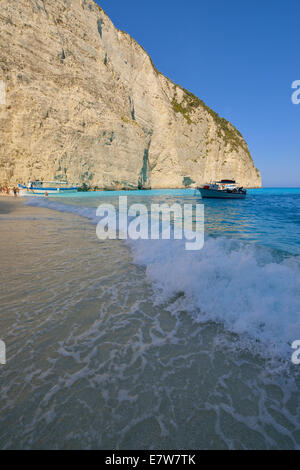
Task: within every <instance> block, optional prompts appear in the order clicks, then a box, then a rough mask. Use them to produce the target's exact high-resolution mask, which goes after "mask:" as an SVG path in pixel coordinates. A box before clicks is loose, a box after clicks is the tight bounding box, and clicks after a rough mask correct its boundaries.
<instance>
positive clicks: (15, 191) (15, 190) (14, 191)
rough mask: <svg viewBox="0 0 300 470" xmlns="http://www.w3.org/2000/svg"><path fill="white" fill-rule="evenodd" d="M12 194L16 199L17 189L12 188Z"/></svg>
mask: <svg viewBox="0 0 300 470" xmlns="http://www.w3.org/2000/svg"><path fill="white" fill-rule="evenodd" d="M13 193H14V196H15V197H16V196H17V188H16V187H15V186H14V187H13Z"/></svg>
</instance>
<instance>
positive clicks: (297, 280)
mask: <svg viewBox="0 0 300 470" xmlns="http://www.w3.org/2000/svg"><path fill="white" fill-rule="evenodd" d="M28 204H29V205H35V206H41V207H47V208H49V209H54V210H59V211H62V212H71V213H74V214H76V215H79V216H82V217H86V218H88V219H89V220H90V221H91V222H92V223H93V224H97V223H98V222H99V218H97V217H96V210H95V208H91V207H90V208H86V207H80V206H79V207H78V206H73V205H68V204H61V203H58V202H56V201H55V202H53V201H50V200H46V199H45V198H39V199H38V198H32V199H30V200H29V201H28ZM128 244H129V246H130V247H131V250H132V253H133V258H134V262H135V263H136V264H139V265H143V266H145V267H146V275H147V276H148V278H149V279H150V281H151V282H152V283H153V286H154V288H155V294H156V298H155V302H156V303H159V302H166V301H169V300H172V299H173V298H174V296H176V295H177V294H179V293H181V294H183V295H182V296H181V297H180V302H178V305H177V306H176V303H175V304H174V303H173V305H172V308H173V309H174V308H175V310H176V308H177V309H178V310H183V309H184V310H185V311H186V312H187V313H189V314H190V315H191V316H192V317H193V318H194V319H195V320H197V321H215V322H221V323H222V324H224V325H225V327H226V328H228V329H229V330H230V331H233V332H235V333H238V334H246V335H248V337H251V338H252V339H254V340H259V341H260V342H261V343H262V344H263V345H266V346H267V349H268V350H269V348H271V349H272V351H274V350H275V351H276V352H278V354H290V353H291V348H290V345H291V343H292V342H293V341H294V340H296V339H300V257H299V256H298V257H295V256H294V257H291V258H287V259H282V258H281V259H278V258H276V257H275V255H274V254H273V253H272V252H271V251H270V250H269V249H267V248H264V247H258V246H255V245H249V244H245V243H241V242H239V241H237V240H231V239H224V238H211V237H208V238H207V239H206V241H205V245H204V248H203V249H202V250H201V251H186V250H185V241H184V240H138V241H128Z"/></svg>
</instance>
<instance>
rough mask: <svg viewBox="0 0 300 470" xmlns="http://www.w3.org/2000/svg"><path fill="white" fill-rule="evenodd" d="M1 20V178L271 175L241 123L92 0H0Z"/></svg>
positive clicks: (138, 184)
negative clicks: (179, 78)
mask: <svg viewBox="0 0 300 470" xmlns="http://www.w3.org/2000/svg"><path fill="white" fill-rule="evenodd" d="M0 29H1V35H0V80H3V81H4V83H5V87H6V104H2V105H1V104H0V141H1V146H0V182H3V181H8V182H10V183H16V182H20V181H27V180H28V179H35V178H36V179H46V180H53V179H54V178H55V179H62V180H65V179H68V180H69V181H71V182H80V183H83V182H85V183H87V184H88V185H93V186H98V187H99V188H104V189H114V188H132V189H135V188H149V187H152V188H177V187H184V185H187V184H189V183H191V182H194V183H197V184H201V183H205V182H209V181H211V180H214V179H221V178H235V179H236V180H237V181H238V182H239V184H241V185H243V186H245V187H259V186H261V178H260V174H259V171H258V170H257V169H256V168H255V166H254V163H253V160H252V158H251V155H250V153H249V151H248V147H247V144H246V142H245V140H244V139H243V137H242V136H241V135H240V133H239V132H238V131H237V130H236V129H235V128H234V127H233V126H232V125H231V124H230V123H228V122H227V121H225V120H224V119H221V118H219V116H218V115H217V114H216V113H214V112H213V111H212V110H210V109H209V108H208V107H207V106H206V105H205V104H204V103H203V102H202V101H200V100H199V99H198V98H196V97H195V96H193V95H192V94H190V93H189V92H187V91H186V90H184V89H182V88H181V87H180V86H178V85H175V84H174V83H172V82H171V81H170V80H169V79H168V78H166V77H164V76H163V75H162V74H160V73H159V72H158V71H157V70H156V69H155V67H154V66H153V64H152V61H151V59H150V57H149V56H148V54H147V53H146V52H145V51H144V49H143V48H142V47H141V46H140V45H139V44H138V43H137V42H136V41H135V40H134V39H133V38H131V37H130V36H129V35H128V34H126V33H124V32H122V31H119V30H118V29H116V28H115V27H114V25H113V24H112V22H111V21H110V19H109V18H108V16H107V15H106V14H105V12H104V11H103V10H102V9H101V8H100V7H98V5H97V4H95V3H94V2H93V1H90V0H55V1H54V0H1V1H0Z"/></svg>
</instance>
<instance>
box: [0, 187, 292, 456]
mask: <svg viewBox="0 0 300 470" xmlns="http://www.w3.org/2000/svg"><path fill="white" fill-rule="evenodd" d="M119 196H128V204H129V205H130V204H133V203H143V204H145V205H146V206H147V208H149V209H150V206H151V204H153V203H160V204H162V203H168V204H173V203H179V204H181V205H183V204H185V203H192V204H196V203H198V204H202V203H204V210H205V243H204V247H203V249H202V250H200V251H190V252H189V251H186V250H185V248H184V241H183V240H136V241H133V240H99V239H98V238H97V237H96V224H97V222H98V218H97V217H96V208H97V207H98V206H99V205H100V204H103V203H104V202H105V203H106V204H107V203H109V204H112V205H114V206H115V207H116V208H118V202H119ZM24 199H25V198H24ZM1 207H2V210H1ZM194 222H195V221H194ZM0 232H1V240H2V242H1V265H2V276H3V279H2V282H1V306H0V332H1V334H0V338H1V339H3V340H5V342H6V345H7V364H6V365H5V366H0V367H1V368H0V377H1V396H0V447H1V448H102V449H112V448H114V449H133V448H134V449H143V448H146V449H195V448H199V449H223V448H229V449H240V448H243V449H253V448H258V449H263V448H268V449H270V448H277V449H278V448H284V449H295V448H297V449H300V398H299V397H300V394H299V387H300V366H299V365H295V364H293V363H292V361H291V357H292V354H293V349H292V348H291V344H292V343H293V341H295V340H300V257H299V255H300V189H299V188H296V189H293V188H283V189H281V188H268V189H255V190H249V191H248V195H247V198H246V200H236V201H235V200H201V198H200V197H199V195H198V193H197V191H195V190H191V189H187V190H152V191H132V192H126V191H121V192H94V193H76V194H74V195H69V196H62V197H61V196H57V197H51V198H33V197H32V198H26V201H25V200H24V201H20V200H18V201H14V200H9V201H8V200H5V201H3V200H2V199H1V201H0Z"/></svg>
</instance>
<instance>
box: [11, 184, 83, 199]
mask: <svg viewBox="0 0 300 470" xmlns="http://www.w3.org/2000/svg"><path fill="white" fill-rule="evenodd" d="M18 186H19V190H20V195H22V196H36V195H37V196H50V195H57V194H68V193H75V192H77V191H78V188H79V186H77V185H72V184H69V183H68V182H67V181H29V183H28V184H19V185H18Z"/></svg>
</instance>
